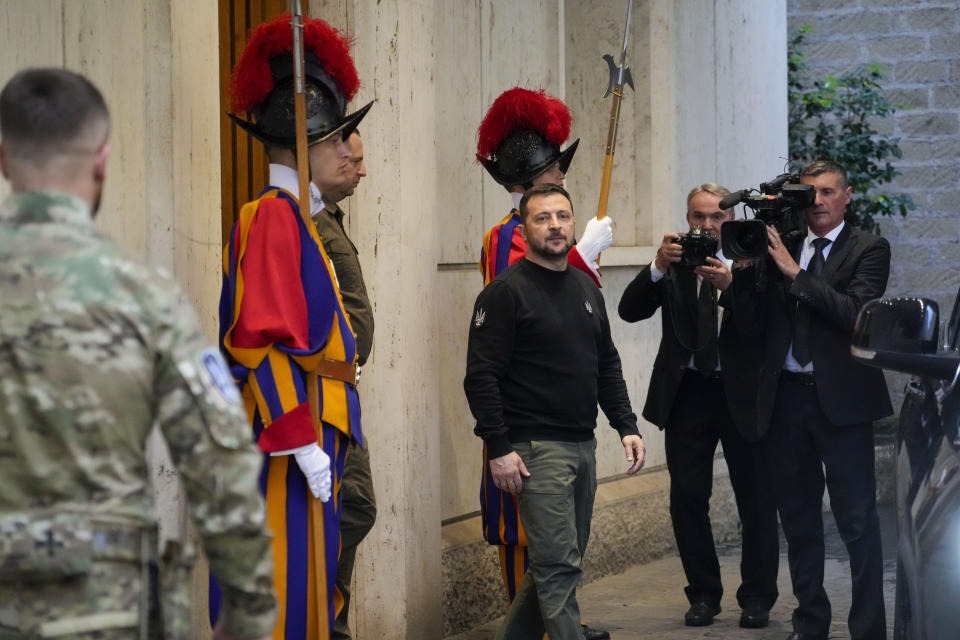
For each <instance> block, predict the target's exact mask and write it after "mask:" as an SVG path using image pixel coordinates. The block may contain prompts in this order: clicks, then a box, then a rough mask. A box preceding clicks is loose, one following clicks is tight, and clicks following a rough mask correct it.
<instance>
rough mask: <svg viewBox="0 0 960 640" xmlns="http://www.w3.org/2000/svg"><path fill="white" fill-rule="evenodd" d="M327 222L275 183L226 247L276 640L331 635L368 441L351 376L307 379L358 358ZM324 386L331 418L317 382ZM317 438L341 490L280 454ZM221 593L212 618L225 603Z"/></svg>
mask: <svg viewBox="0 0 960 640" xmlns="http://www.w3.org/2000/svg"><path fill="white" fill-rule="evenodd" d="M332 273H333V269H332V267H331V265H330V260H329V258H328V256H327V255H326V253H325V252H324V250H323V245H322V244H321V242H320V238H319V237H318V236H317V232H316V228H315V227H314V226H313V225H312V224H310V225H306V224H304V222H303V220H302V219H301V217H300V214H299V208H298V205H297V202H296V200H295V199H294V198H293V197H292V196H291V195H290V194H289V193H287V192H286V191H283V190H281V189H278V188H275V187H267V188H266V189H265V190H264V191H263V192H262V193H261V194H260V198H259V199H258V200H255V201H253V202H250V203H247V204H246V205H244V207H243V208H242V209H241V211H240V216H239V219H238V220H237V223H236V224H235V225H234V228H233V230H232V231H231V234H230V240H229V242H228V244H227V247H226V248H225V250H224V283H223V290H222V292H221V297H220V342H221V346H222V348H223V350H224V352H225V354H226V356H227V358H228V361H229V362H230V365H231V371H232V373H233V376H234V378H235V379H236V380H237V383H238V385H239V386H240V389H241V393H242V395H243V398H244V401H245V403H246V406H247V411H248V414H249V415H250V418H251V422H252V424H253V437H254V439H255V441H256V442H257V444H258V446H259V447H260V449H261V450H263V451H264V467H263V471H262V473H261V478H260V488H261V491H263V493H264V496H265V498H266V504H267V524H268V526H269V527H270V530H271V531H272V533H273V535H274V540H273V551H274V554H273V556H274V578H275V588H276V590H277V597H278V600H279V603H280V618H279V621H278V623H277V627H276V629H275V630H274V634H273V637H274V638H275V639H276V640H281V639H283V640H293V639H298V640H299V639H302V638H324V639H326V638H329V637H330V633H331V628H332V624H333V620H334V619H335V617H336V615H337V613H338V612H339V611H340V608H341V607H342V605H343V599H342V596H340V594H339V592H338V591H337V590H336V588H335V585H334V582H335V578H336V574H337V561H338V557H339V549H340V508H341V496H340V480H341V478H342V476H343V465H344V461H345V460H346V450H347V447H346V445H347V443H348V442H349V438H353V439H355V440H357V441H358V442H359V443H361V444H362V443H363V435H362V431H361V426H360V403H359V399H358V397H357V391H356V389H355V388H354V386H353V385H352V384H347V383H345V382H342V381H340V380H333V379H330V378H325V377H323V378H317V377H316V376H313V377H310V376H308V372H310V371H312V370H314V369H315V368H316V367H317V365H318V363H319V360H320V359H321V358H329V359H333V360H339V361H343V362H355V361H356V344H355V342H354V335H353V332H352V330H351V328H350V323H349V319H348V316H347V313H346V312H345V311H344V308H343V302H342V300H341V298H340V293H339V291H338V289H337V286H336V281H335V279H334V278H333V277H332V275H331V274H332ZM311 381H313V383H314V384H319V389H318V394H317V395H318V397H319V400H320V406H319V414H320V424H319V425H315V424H314V423H313V420H312V419H311V416H310V407H309V402H308V388H307V386H308V384H310V383H311ZM313 442H316V443H318V444H319V445H320V446H321V447H322V448H323V450H324V451H325V452H326V453H327V455H329V456H330V461H331V467H332V468H333V495H332V497H331V499H330V500H329V501H328V502H326V503H321V502H320V501H318V500H315V499H314V498H313V496H312V494H310V491H309V489H308V487H307V484H306V479H305V478H304V476H303V474H302V473H301V472H300V468H299V467H298V466H297V464H296V461H295V460H294V459H293V457H292V456H289V455H281V456H270V453H271V452H276V451H284V450H287V449H292V448H295V447H299V446H303V445H307V444H310V443H313ZM217 596H218V594H217V591H216V589H215V588H214V589H212V590H211V620H215V619H216V618H215V616H216V611H217V610H218V603H217V602H216V599H217Z"/></svg>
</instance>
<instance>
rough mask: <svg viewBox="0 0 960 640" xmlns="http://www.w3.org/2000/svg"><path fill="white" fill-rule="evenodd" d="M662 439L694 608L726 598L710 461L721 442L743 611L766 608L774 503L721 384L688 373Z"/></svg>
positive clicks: (772, 591) (772, 597) (775, 554)
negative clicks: (735, 521)
mask: <svg viewBox="0 0 960 640" xmlns="http://www.w3.org/2000/svg"><path fill="white" fill-rule="evenodd" d="M664 439H665V445H666V455H667V469H668V470H669V472H670V517H671V518H672V520H673V533H674V536H675V537H676V540H677V549H678V551H679V552H680V560H681V562H682V563H683V571H684V573H685V574H686V578H687V583H688V584H687V586H686V588H685V589H684V591H685V592H686V594H687V599H688V600H689V601H690V603H691V604H693V603H695V602H706V603H708V604H712V605H719V604H720V597H721V596H722V595H723V585H722V584H721V582H720V564H719V562H718V561H717V552H716V549H715V548H714V544H713V530H712V529H711V527H710V515H709V511H710V495H711V493H712V491H713V460H714V455H715V454H716V451H717V443H718V442H719V443H722V444H723V453H724V457H725V458H726V460H727V467H728V468H729V471H730V484H731V485H732V487H733V493H734V497H735V499H736V503H737V512H738V514H739V516H740V523H741V526H742V553H741V560H740V578H741V584H740V588H739V589H737V602H738V603H739V604H740V606H741V607H747V606H751V607H752V606H758V607H762V608H763V609H764V610H769V609H770V607H772V606H773V603H774V602H775V601H776V599H777V595H778V592H777V569H778V566H779V563H780V550H779V541H778V538H777V512H776V504H775V502H774V496H773V492H772V491H771V490H770V483H769V481H768V480H767V479H766V477H765V473H764V469H765V465H764V463H763V458H762V457H761V455H760V454H761V450H760V447H759V446H758V445H756V444H753V443H750V442H747V441H746V440H744V439H743V437H742V436H741V435H740V433H739V432H738V431H737V429H736V427H735V426H734V424H733V421H732V420H731V418H730V414H729V412H728V411H727V405H726V399H725V398H724V393H723V384H722V382H721V380H720V379H719V378H706V377H704V376H702V375H700V374H699V373H697V372H696V371H692V370H688V371H687V372H686V373H685V374H684V376H683V379H682V381H681V382H680V388H679V390H678V392H677V396H676V400H675V402H674V406H673V409H672V410H671V412H670V420H669V423H668V424H667V426H666V429H665V434H664Z"/></svg>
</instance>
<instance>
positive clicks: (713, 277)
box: [693, 256, 733, 291]
mask: <svg viewBox="0 0 960 640" xmlns="http://www.w3.org/2000/svg"><path fill="white" fill-rule="evenodd" d="M693 271H694V273H696V274H697V275H698V276H700V277H701V278H703V279H704V280H706V281H707V282H709V283H710V284H712V285H713V286H714V287H716V288H717V289H718V290H720V291H726V290H727V287H729V286H730V283H731V282H733V273H732V272H731V271H730V269H728V268H727V265H725V264H724V263H723V262H721V261H720V260H717V259H716V258H714V257H713V256H709V257H708V258H707V262H706V263H705V264H703V265H701V266H699V267H697V268H696V269H694V270H693Z"/></svg>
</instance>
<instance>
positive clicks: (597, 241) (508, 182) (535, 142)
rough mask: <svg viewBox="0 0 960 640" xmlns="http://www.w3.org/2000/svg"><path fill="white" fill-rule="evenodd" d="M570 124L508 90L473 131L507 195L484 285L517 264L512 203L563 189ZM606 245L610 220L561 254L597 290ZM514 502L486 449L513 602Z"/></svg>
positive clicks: (597, 637) (488, 502)
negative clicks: (539, 187) (497, 480)
mask: <svg viewBox="0 0 960 640" xmlns="http://www.w3.org/2000/svg"><path fill="white" fill-rule="evenodd" d="M572 123H573V118H572V117H571V115H570V110H569V109H568V108H567V105H565V104H564V103H563V102H562V101H561V100H559V99H558V98H554V97H553V96H550V95H548V94H547V93H545V92H544V91H542V90H541V91H531V90H529V89H522V88H520V87H515V88H513V89H509V90H507V91H505V92H503V93H502V94H500V97H498V98H497V99H496V100H494V102H493V104H492V105H491V106H490V109H489V111H487V115H486V116H484V118H483V121H482V122H481V123H480V128H479V129H478V130H477V160H478V161H479V162H480V164H482V165H483V167H484V169H486V170H487V173H489V174H490V176H491V177H492V178H493V179H494V180H496V181H497V183H498V184H500V185H501V186H503V187H504V188H505V189H506V190H507V192H508V193H509V194H510V198H511V200H512V207H511V209H510V212H509V213H508V214H507V215H506V217H504V218H503V219H502V220H501V221H500V222H498V223H497V224H496V225H494V226H493V227H492V228H491V229H490V230H489V231H487V233H486V234H485V235H484V237H483V248H482V249H481V251H480V275H481V276H482V277H483V284H484V286H486V285H487V284H489V283H490V281H491V280H493V279H494V278H496V277H497V275H498V274H499V273H500V272H502V271H504V270H505V269H506V268H507V267H509V266H510V265H512V264H513V263H514V262H516V261H517V260H519V259H521V258H522V257H523V256H524V254H525V253H526V252H527V243H526V241H525V240H524V239H523V236H522V235H521V234H520V229H519V227H520V211H519V206H520V200H521V198H523V194H524V193H525V192H526V191H527V189H529V188H530V187H532V186H533V185H536V184H541V183H553V184H559V185H561V186H562V185H563V179H564V177H565V176H566V173H567V169H568V168H569V167H570V161H571V160H573V154H574V153H576V151H577V145H578V144H579V143H580V140H579V139H577V140H574V141H573V143H572V144H570V145H569V146H568V147H567V148H566V149H563V150H562V151H561V149H560V146H561V145H562V144H563V143H565V142H566V141H567V138H568V137H569V136H570V127H571V125H572ZM612 242H613V229H612V224H611V221H610V218H604V219H602V220H599V221H598V220H597V219H596V218H593V219H591V220H590V221H589V222H587V226H586V228H585V229H584V232H583V235H582V236H581V237H580V240H579V241H578V242H577V244H576V245H574V247H573V248H572V249H571V250H570V253H568V254H567V261H568V262H569V264H570V265H571V266H573V267H576V268H578V269H580V270H581V271H584V272H585V273H587V275H589V276H590V277H592V278H593V280H594V281H595V282H596V283H597V285H598V286H600V271H599V268H598V266H597V257H598V256H599V255H600V253H601V252H602V251H604V250H605V249H607V248H608V247H609V246H610V245H611V244H612ZM518 509H519V507H518V504H517V501H516V499H515V498H514V497H513V496H512V495H510V494H509V493H507V492H505V491H501V490H500V489H498V488H497V487H496V485H494V483H493V477H492V476H491V474H490V463H489V459H488V457H487V451H486V448H484V452H483V472H482V479H481V486H480V514H481V520H482V523H483V535H484V538H485V539H486V540H487V542H489V543H490V544H493V545H497V546H498V547H499V551H500V567H501V573H502V576H503V581H504V585H505V587H506V593H507V598H508V599H509V600H510V602H513V598H514V596H516V593H517V588H518V587H519V585H520V581H521V580H522V579H523V575H524V573H525V572H526V570H527V567H528V566H529V564H530V559H529V555H528V551H527V540H526V535H525V534H524V531H523V524H522V523H521V522H520V514H519V511H518ZM582 630H583V633H584V636H585V637H586V638H587V640H603V639H605V638H609V637H610V634H609V633H607V632H606V631H603V630H600V629H591V628H590V627H587V626H586V625H583V629H582Z"/></svg>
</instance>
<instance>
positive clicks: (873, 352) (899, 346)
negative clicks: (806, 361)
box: [850, 298, 960, 380]
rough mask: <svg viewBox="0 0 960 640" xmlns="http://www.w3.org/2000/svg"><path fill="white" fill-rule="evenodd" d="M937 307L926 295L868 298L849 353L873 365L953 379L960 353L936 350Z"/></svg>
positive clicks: (959, 361)
mask: <svg viewBox="0 0 960 640" xmlns="http://www.w3.org/2000/svg"><path fill="white" fill-rule="evenodd" d="M939 328H940V309H939V307H938V306H937V303H936V302H934V301H932V300H927V299H925V298H881V299H880V300H871V301H870V302H868V303H867V304H866V305H864V307H863V309H861V310H860V314H859V315H858V316H857V324H856V327H855V328H854V332H853V341H852V344H851V345H850V353H851V354H852V355H853V357H854V358H856V359H857V360H858V361H860V362H862V363H863V364H867V365H870V366H873V367H880V368H883V369H892V370H894V371H902V372H904V373H910V374H913V375H918V376H924V377H930V378H938V379H951V380H952V379H953V378H954V376H955V375H956V374H957V369H958V368H960V354H958V353H956V352H948V353H937V346H938V339H939Z"/></svg>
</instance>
